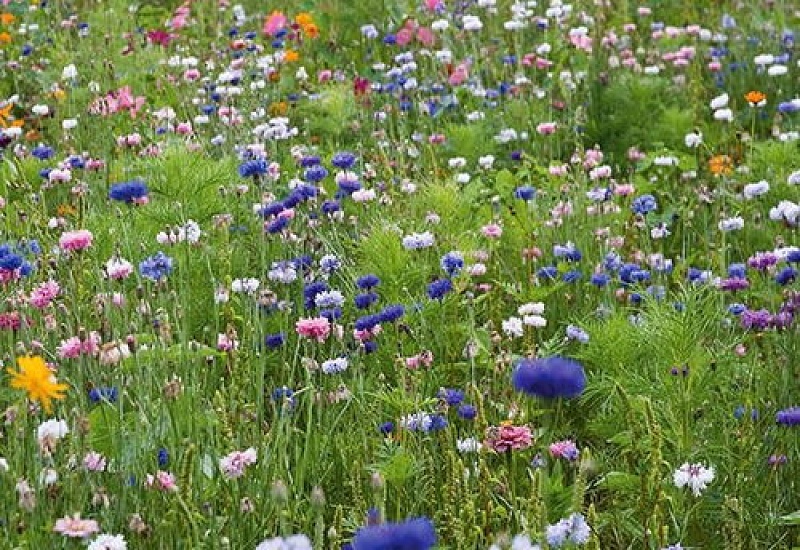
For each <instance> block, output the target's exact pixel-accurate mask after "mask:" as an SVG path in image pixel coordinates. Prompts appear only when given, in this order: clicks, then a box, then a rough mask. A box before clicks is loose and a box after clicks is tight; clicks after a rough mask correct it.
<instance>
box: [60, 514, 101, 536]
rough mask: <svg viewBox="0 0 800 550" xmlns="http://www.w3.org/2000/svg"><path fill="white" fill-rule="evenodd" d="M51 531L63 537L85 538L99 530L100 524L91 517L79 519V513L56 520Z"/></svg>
mask: <svg viewBox="0 0 800 550" xmlns="http://www.w3.org/2000/svg"><path fill="white" fill-rule="evenodd" d="M53 531H54V532H56V533H60V534H62V535H64V536H65V537H72V538H80V539H85V538H89V537H90V536H92V535H94V534H95V533H99V532H100V526H99V525H98V524H97V522H96V521H95V520H93V519H81V515H80V514H75V515H74V516H72V517H69V516H67V517H64V518H61V519H59V520H56V524H55V526H54V527H53Z"/></svg>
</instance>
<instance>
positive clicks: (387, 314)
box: [378, 304, 406, 323]
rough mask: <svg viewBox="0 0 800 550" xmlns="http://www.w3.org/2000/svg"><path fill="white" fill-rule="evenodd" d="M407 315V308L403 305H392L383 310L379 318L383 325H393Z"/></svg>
mask: <svg viewBox="0 0 800 550" xmlns="http://www.w3.org/2000/svg"><path fill="white" fill-rule="evenodd" d="M405 313H406V308H405V306H403V305H402V304H392V305H390V306H386V307H385V308H383V311H381V312H380V313H378V318H379V319H380V322H381V323H393V322H395V321H397V320H398V319H400V317H402V316H403V315H405Z"/></svg>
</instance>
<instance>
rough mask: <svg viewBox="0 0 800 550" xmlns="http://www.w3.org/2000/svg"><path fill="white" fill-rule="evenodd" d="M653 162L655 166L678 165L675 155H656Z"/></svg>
mask: <svg viewBox="0 0 800 550" xmlns="http://www.w3.org/2000/svg"><path fill="white" fill-rule="evenodd" d="M653 164H655V165H656V166H678V159H677V158H675V157H667V156H662V157H656V158H654V159H653Z"/></svg>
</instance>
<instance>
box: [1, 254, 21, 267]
mask: <svg viewBox="0 0 800 550" xmlns="http://www.w3.org/2000/svg"><path fill="white" fill-rule="evenodd" d="M24 263H25V260H24V259H23V258H22V256H20V255H19V254H14V253H13V252H5V253H3V254H0V269H3V270H6V271H14V270H15V269H19V268H21V267H22V265H23V264H24Z"/></svg>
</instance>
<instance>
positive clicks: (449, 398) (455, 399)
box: [437, 388, 464, 407]
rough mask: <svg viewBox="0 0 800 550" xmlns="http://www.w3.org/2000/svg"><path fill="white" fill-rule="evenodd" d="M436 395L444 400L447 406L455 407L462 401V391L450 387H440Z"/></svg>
mask: <svg viewBox="0 0 800 550" xmlns="http://www.w3.org/2000/svg"><path fill="white" fill-rule="evenodd" d="M437 397H438V398H439V399H442V400H444V402H445V403H447V404H448V405H449V406H451V407H455V406H456V405H459V404H460V403H461V402H462V401H464V392H463V391H461V390H456V389H452V388H442V389H441V390H439V393H438V394H437Z"/></svg>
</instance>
